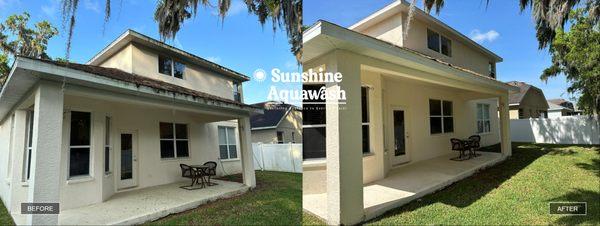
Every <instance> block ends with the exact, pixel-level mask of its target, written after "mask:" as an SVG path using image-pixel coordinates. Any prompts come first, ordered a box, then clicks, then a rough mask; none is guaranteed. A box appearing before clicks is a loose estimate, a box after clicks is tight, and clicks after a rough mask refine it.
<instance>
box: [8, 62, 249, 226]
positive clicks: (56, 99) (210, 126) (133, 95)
mask: <svg viewBox="0 0 600 226" xmlns="http://www.w3.org/2000/svg"><path fill="white" fill-rule="evenodd" d="M15 64H16V66H15V68H16V69H14V70H13V73H11V76H10V77H9V79H8V82H7V85H6V86H5V87H4V89H3V90H2V95H1V96H0V100H2V101H0V103H1V104H0V118H10V117H13V118H14V119H12V120H14V123H15V124H16V125H23V126H22V127H15V128H16V130H17V131H16V132H15V134H16V135H15V138H14V139H15V140H23V141H27V142H15V148H14V150H18V151H19V152H16V153H14V154H13V156H15V160H14V161H13V164H12V167H11V169H12V171H11V174H12V175H11V176H12V178H11V185H12V186H11V187H10V189H11V191H10V193H9V195H7V196H5V197H2V198H3V200H5V201H6V202H5V203H6V206H8V209H9V211H10V212H11V214H12V215H13V218H14V219H15V222H16V223H17V224H42V225H49V224H138V223H143V222H145V221H148V220H153V219H157V218H160V217H163V216H166V215H168V214H171V213H175V212H180V211H183V210H186V209H190V208H194V207H196V206H198V205H201V204H203V203H206V202H208V201H212V200H216V199H220V198H226V197H230V196H233V195H237V194H240V193H242V192H244V191H247V190H248V189H250V188H253V187H255V186H256V182H255V176H254V167H253V163H252V161H253V158H252V154H251V153H252V147H251V142H250V126H249V125H250V124H249V123H250V121H249V114H250V113H251V112H254V111H256V110H257V109H255V108H253V107H250V106H249V105H246V104H243V103H241V102H236V101H233V100H229V99H225V98H220V97H217V96H212V95H209V94H206V93H202V92H199V91H194V90H189V89H185V88H183V87H179V86H174V85H171V84H168V83H165V82H161V81H158V80H153V79H149V78H144V77H142V76H137V75H133V74H128V73H126V72H123V71H118V70H113V69H107V68H100V67H92V66H89V65H81V64H75V63H72V64H68V65H66V64H60V63H57V62H53V61H43V60H36V59H29V58H18V59H17V61H16V63H15ZM11 112H14V113H13V116H10V114H9V113H11ZM25 145H27V146H25ZM210 162H212V163H214V164H215V166H214V168H213V170H214V173H211V175H212V176H222V175H229V174H235V173H241V174H242V175H243V184H242V183H232V182H225V181H219V182H217V183H218V184H219V185H217V186H208V187H206V188H202V189H198V190H192V191H188V190H185V189H182V188H180V187H181V186H186V185H190V178H183V177H182V165H188V166H189V165H196V166H197V165H202V164H206V163H210ZM21 203H57V204H59V210H60V214H58V215H56V214H30V215H26V216H23V215H21V211H20V210H21Z"/></svg>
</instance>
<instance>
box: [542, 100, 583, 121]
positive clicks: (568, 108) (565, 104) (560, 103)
mask: <svg viewBox="0 0 600 226" xmlns="http://www.w3.org/2000/svg"><path fill="white" fill-rule="evenodd" d="M548 106H549V108H548V118H558V117H562V116H573V115H581V111H579V110H578V109H577V108H576V106H575V105H574V104H573V103H571V102H570V101H568V100H565V99H550V100H548Z"/></svg>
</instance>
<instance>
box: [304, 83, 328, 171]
mask: <svg viewBox="0 0 600 226" xmlns="http://www.w3.org/2000/svg"><path fill="white" fill-rule="evenodd" d="M323 86H324V85H323V84H304V85H303V86H302V89H303V90H306V91H307V92H317V91H319V90H320V89H321V88H322V87H323ZM325 101H326V100H325V99H319V98H316V99H308V100H303V102H302V105H303V106H302V157H303V158H304V159H314V158H325V156H326V155H325V123H326V118H325V106H326V105H325Z"/></svg>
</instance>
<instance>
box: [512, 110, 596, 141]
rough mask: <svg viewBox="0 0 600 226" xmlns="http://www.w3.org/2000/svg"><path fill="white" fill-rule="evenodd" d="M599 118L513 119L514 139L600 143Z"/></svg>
mask: <svg viewBox="0 0 600 226" xmlns="http://www.w3.org/2000/svg"><path fill="white" fill-rule="evenodd" d="M598 127H599V126H598V119H596V118H595V117H591V116H566V117H559V118H551V119H511V120H510V134H511V139H512V141H516V142H533V143H549V144H600V128H598Z"/></svg>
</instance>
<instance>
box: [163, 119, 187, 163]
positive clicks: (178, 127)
mask: <svg viewBox="0 0 600 226" xmlns="http://www.w3.org/2000/svg"><path fill="white" fill-rule="evenodd" d="M187 157H190V151H189V138H188V127H187V125H186V124H180V123H170V122H161V123H160V158H162V159H169V158H187Z"/></svg>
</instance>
